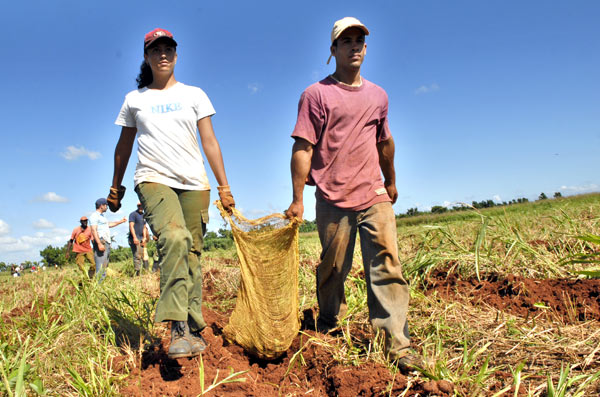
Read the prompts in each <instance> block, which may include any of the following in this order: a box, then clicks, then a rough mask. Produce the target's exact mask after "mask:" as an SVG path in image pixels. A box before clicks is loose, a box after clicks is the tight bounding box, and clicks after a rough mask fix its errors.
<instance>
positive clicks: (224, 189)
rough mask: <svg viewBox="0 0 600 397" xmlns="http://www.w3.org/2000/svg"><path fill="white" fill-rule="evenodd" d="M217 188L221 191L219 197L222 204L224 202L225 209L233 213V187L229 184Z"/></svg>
mask: <svg viewBox="0 0 600 397" xmlns="http://www.w3.org/2000/svg"><path fill="white" fill-rule="evenodd" d="M217 190H218V191H219V199H220V200H221V204H223V209H224V210H225V211H227V213H228V214H231V213H232V212H233V211H232V210H231V208H232V207H235V200H234V199H233V195H232V194H231V188H230V187H229V185H225V186H217Z"/></svg>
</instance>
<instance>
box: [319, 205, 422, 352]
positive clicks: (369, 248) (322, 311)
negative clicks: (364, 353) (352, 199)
mask: <svg viewBox="0 0 600 397" xmlns="http://www.w3.org/2000/svg"><path fill="white" fill-rule="evenodd" d="M316 218H317V229H318V232H319V239H320V240H321V247H322V252H321V262H320V264H319V266H318V267H317V300H318V302H319V319H318V324H319V326H320V327H321V328H324V329H327V328H332V327H335V326H336V323H337V320H338V316H339V314H340V312H341V311H343V310H344V309H345V305H346V297H345V295H344V281H345V280H346V277H347V276H348V273H349V272H350V270H351V268H352V255H353V252H354V245H355V243H356V233H357V231H358V233H359V235H360V246H361V251H362V257H363V266H364V271H365V278H366V284H367V306H368V307H369V319H370V320H371V325H372V326H373V328H375V329H380V330H382V331H384V333H385V350H386V353H387V354H388V355H389V358H390V359H396V358H400V357H402V356H404V355H406V354H407V353H408V348H409V346H410V337H409V333H408V324H407V321H406V318H407V312H408V300H409V290H408V283H407V282H406V281H405V280H404V277H403V276H402V265H401V264H400V261H399V260H398V242H397V231H396V218H395V216H394V210H393V209H392V204H391V203H389V202H385V203H379V204H375V205H373V206H371V207H369V208H367V209H364V210H361V211H347V210H343V209H341V208H338V207H335V206H333V205H331V204H329V203H328V202H326V201H325V200H324V199H323V198H321V197H319V195H318V194H317V205H316Z"/></svg>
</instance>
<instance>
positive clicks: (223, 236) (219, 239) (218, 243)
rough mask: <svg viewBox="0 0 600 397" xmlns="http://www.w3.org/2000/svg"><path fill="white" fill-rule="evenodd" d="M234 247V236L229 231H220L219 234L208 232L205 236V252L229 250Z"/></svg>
mask: <svg viewBox="0 0 600 397" xmlns="http://www.w3.org/2000/svg"><path fill="white" fill-rule="evenodd" d="M232 246H233V234H232V232H231V230H229V229H219V231H218V234H217V233H215V232H207V233H206V235H205V236H204V247H203V248H202V249H203V250H204V251H211V250H214V249H219V248H221V249H227V248H230V247H232Z"/></svg>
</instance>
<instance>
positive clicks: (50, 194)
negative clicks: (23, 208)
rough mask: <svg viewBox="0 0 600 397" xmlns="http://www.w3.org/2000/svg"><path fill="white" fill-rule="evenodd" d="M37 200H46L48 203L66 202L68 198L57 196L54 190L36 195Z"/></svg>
mask: <svg viewBox="0 0 600 397" xmlns="http://www.w3.org/2000/svg"><path fill="white" fill-rule="evenodd" d="M37 201H46V202H49V203H67V202H68V201H69V199H68V198H66V197H62V196H59V195H58V194H56V193H54V192H48V193H46V194H44V195H43V196H40V197H38V198H37Z"/></svg>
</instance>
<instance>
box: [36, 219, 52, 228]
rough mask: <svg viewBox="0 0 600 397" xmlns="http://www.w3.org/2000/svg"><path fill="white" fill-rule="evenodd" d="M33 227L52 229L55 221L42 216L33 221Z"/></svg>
mask: <svg viewBox="0 0 600 397" xmlns="http://www.w3.org/2000/svg"><path fill="white" fill-rule="evenodd" d="M33 227H34V228H36V229H52V228H53V227H54V223H52V222H50V221H49V220H46V219H44V218H40V219H38V220H37V221H35V222H33Z"/></svg>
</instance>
